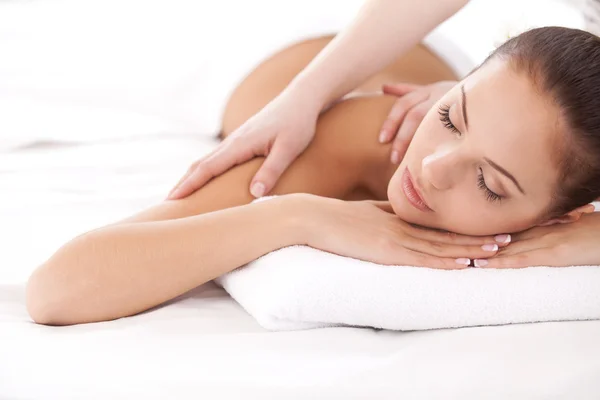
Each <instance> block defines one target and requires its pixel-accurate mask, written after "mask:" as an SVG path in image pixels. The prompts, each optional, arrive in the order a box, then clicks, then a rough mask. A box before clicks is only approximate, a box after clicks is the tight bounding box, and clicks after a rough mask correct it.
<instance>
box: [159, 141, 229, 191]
mask: <svg viewBox="0 0 600 400" xmlns="http://www.w3.org/2000/svg"><path fill="white" fill-rule="evenodd" d="M222 145H223V143H222V142H221V143H220V144H219V145H218V146H217V147H216V148H215V149H214V150H213V151H211V152H210V153H208V154H206V155H204V156H203V157H201V158H199V159H198V160H196V161H194V162H193V163H192V165H190V166H189V168H188V169H187V171H186V172H185V174H183V176H182V177H181V178H180V179H179V181H178V182H177V184H175V186H173V188H172V189H171V191H169V195H168V196H167V200H176V199H177V198H178V196H174V195H175V194H177V188H178V187H179V186H180V185H181V184H182V183H183V182H184V181H185V180H186V179H187V178H188V177H189V176H190V175H191V174H192V173H193V172H194V171H195V170H196V168H198V165H199V164H200V163H202V162H203V161H205V160H206V159H207V158H209V157H212V156H213V155H214V154H215V153H217V152H219V151H220V150H221V147H222Z"/></svg>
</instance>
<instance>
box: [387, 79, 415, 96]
mask: <svg viewBox="0 0 600 400" xmlns="http://www.w3.org/2000/svg"><path fill="white" fill-rule="evenodd" d="M420 87H421V86H420V85H415V84H414V83H404V82H400V83H386V84H384V85H383V88H382V89H383V93H385V94H390V95H392V96H398V97H400V96H404V95H405V94H407V93H410V92H412V91H414V90H415V89H418V88H420Z"/></svg>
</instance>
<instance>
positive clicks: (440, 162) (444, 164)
mask: <svg viewBox="0 0 600 400" xmlns="http://www.w3.org/2000/svg"><path fill="white" fill-rule="evenodd" d="M458 150H459V146H458V144H457V143H456V142H451V143H444V144H442V145H440V146H438V147H437V148H436V149H435V151H434V152H433V153H431V154H430V155H428V156H427V157H425V158H424V159H423V161H422V162H421V167H422V171H423V179H424V180H425V181H427V182H429V183H430V184H431V185H432V186H433V187H435V188H436V189H438V190H446V189H449V188H451V187H452V185H453V184H454V182H455V178H456V177H457V175H459V174H460V171H459V169H460V165H459V161H460V155H459V151H458Z"/></svg>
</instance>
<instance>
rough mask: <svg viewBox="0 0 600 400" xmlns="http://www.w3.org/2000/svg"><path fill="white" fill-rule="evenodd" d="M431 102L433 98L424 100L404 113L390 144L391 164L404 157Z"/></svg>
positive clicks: (397, 162) (398, 161)
mask: <svg viewBox="0 0 600 400" xmlns="http://www.w3.org/2000/svg"><path fill="white" fill-rule="evenodd" d="M433 103H434V101H433V100H424V101H423V102H421V103H420V104H418V105H416V106H414V107H413V108H411V109H410V110H409V111H408V112H407V113H406V116H405V117H404V121H402V125H401V126H400V129H398V133H397V134H396V138H395V139H394V143H393V144H392V154H391V155H390V160H391V162H392V163H393V164H399V163H400V160H402V157H404V153H406V149H408V146H409V145H410V142H411V141H412V138H413V136H414V135H415V132H416V131H417V128H418V127H419V125H421V121H423V118H425V115H426V114H427V112H428V111H429V109H430V108H431V106H432V105H433Z"/></svg>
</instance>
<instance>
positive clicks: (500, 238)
mask: <svg viewBox="0 0 600 400" xmlns="http://www.w3.org/2000/svg"><path fill="white" fill-rule="evenodd" d="M494 239H496V242H498V243H500V244H506V243H510V239H511V238H510V235H498V236H496V237H494Z"/></svg>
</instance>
